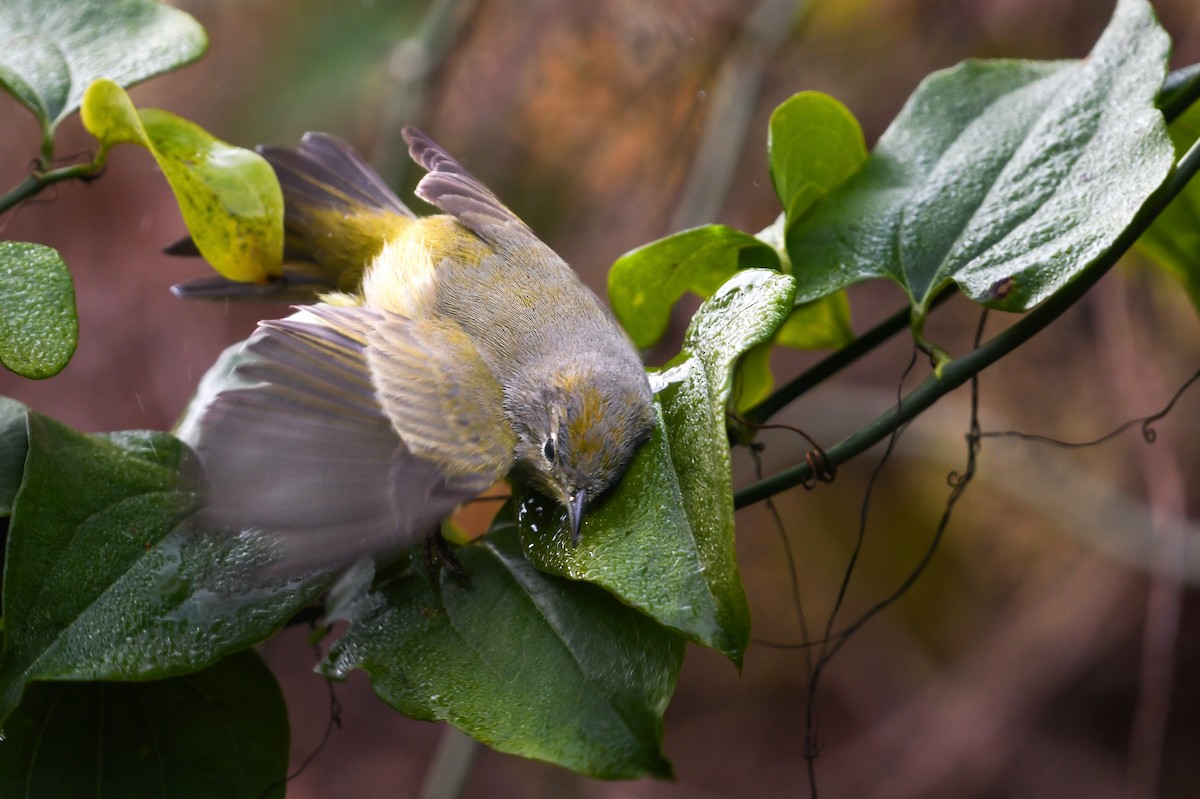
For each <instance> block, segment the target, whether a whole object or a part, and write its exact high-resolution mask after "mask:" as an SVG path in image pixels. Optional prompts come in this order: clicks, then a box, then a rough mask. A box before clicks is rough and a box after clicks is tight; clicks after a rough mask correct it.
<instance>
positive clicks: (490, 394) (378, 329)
mask: <svg viewBox="0 0 1200 799" xmlns="http://www.w3.org/2000/svg"><path fill="white" fill-rule="evenodd" d="M388 316H389V318H388V319H387V320H386V321H384V322H383V323H382V324H379V325H377V326H375V327H373V328H372V329H371V330H370V332H369V333H368V334H367V341H368V344H369V346H368V347H367V363H368V364H369V365H370V367H371V373H372V374H373V376H374V379H375V386H376V389H377V391H378V396H379V399H380V403H381V404H382V405H383V407H384V410H385V412H386V413H387V414H388V416H389V417H390V419H391V421H392V426H393V427H394V428H395V429H396V430H397V431H398V432H399V433H400V437H401V438H402V439H403V440H404V443H405V444H406V445H407V446H408V448H409V449H410V450H411V451H412V452H413V453H414V454H416V455H418V456H420V457H422V458H427V459H429V460H430V461H433V462H434V463H437V464H438V465H439V466H441V467H442V468H443V469H444V470H445V472H446V473H447V474H477V473H486V474H494V475H495V476H496V478H497V479H498V478H499V477H502V476H503V475H505V474H507V473H508V471H509V469H511V468H512V464H513V458H514V451H515V449H516V445H517V436H516V433H515V432H514V431H513V428H512V425H511V423H510V422H509V421H508V419H507V417H506V416H505V414H504V391H503V388H502V387H501V385H500V383H499V381H498V380H497V379H496V377H495V375H493V373H492V371H491V369H489V368H488V366H487V364H486V363H485V362H484V360H483V358H482V356H480V354H479V351H478V350H477V349H476V348H475V345H474V344H473V343H472V342H471V339H470V338H469V337H468V336H467V334H466V333H465V332H463V330H462V328H461V327H459V326H458V325H457V324H455V323H454V322H450V321H445V320H439V319H420V320H410V319H406V318H403V317H399V316H395V315H392V314H389V315H388Z"/></svg>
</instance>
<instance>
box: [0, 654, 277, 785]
mask: <svg viewBox="0 0 1200 799" xmlns="http://www.w3.org/2000/svg"><path fill="white" fill-rule="evenodd" d="M288 738H289V731H288V720H287V708H286V707H285V706H284V703H283V695H282V693H280V690H279V685H278V684H277V683H276V682H275V678H274V677H273V676H272V675H271V672H270V670H268V669H267V667H266V665H265V664H264V663H263V662H262V660H261V659H260V658H259V657H258V655H256V654H254V653H253V652H250V651H246V652H241V653H238V654H235V655H232V656H230V657H228V658H226V659H224V660H222V661H220V662H218V663H217V664H215V665H213V666H210V667H209V668H207V669H205V670H203V671H200V672H197V673H195V674H189V675H187V676H184V677H174V678H171V679H167V680H157V681H152V682H145V683H101V682H85V683H41V684H37V685H34V686H31V687H30V689H29V691H28V692H27V693H26V695H25V698H24V700H22V702H21V705H20V707H18V708H17V709H16V711H15V712H13V714H12V715H11V716H9V717H8V719H7V720H6V721H5V722H4V741H3V743H0V796H13V797H16V796H27V797H35V796H46V797H64V799H68V798H69V797H78V796H94V797H113V799H117V797H143V796H155V797H172V799H211V797H217V796H220V797H228V799H237V798H238V797H244V799H260V798H261V799H265V798H266V797H281V796H283V791H284V788H283V779H284V778H285V777H286V775H287V762H288ZM272 785H277V787H276V788H274V789H272V790H270V791H269V792H268V790H267V789H268V788H270V786H272Z"/></svg>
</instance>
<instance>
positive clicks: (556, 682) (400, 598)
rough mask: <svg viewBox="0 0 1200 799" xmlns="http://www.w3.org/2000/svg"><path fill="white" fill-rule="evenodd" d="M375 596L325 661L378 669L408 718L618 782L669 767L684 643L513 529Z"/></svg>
mask: <svg viewBox="0 0 1200 799" xmlns="http://www.w3.org/2000/svg"><path fill="white" fill-rule="evenodd" d="M456 552H457V556H458V559H459V561H460V563H461V565H462V567H463V569H464V570H465V571H466V573H467V574H468V575H469V577H470V585H469V586H465V585H463V584H461V583H459V582H457V581H456V580H454V579H453V578H451V577H448V576H446V575H445V574H443V575H442V577H441V579H440V580H439V581H438V582H437V584H436V587H435V586H434V584H433V583H432V581H431V579H430V577H429V575H428V574H426V573H424V572H423V571H422V570H419V569H418V570H416V571H415V572H412V573H408V574H407V575H405V576H402V577H400V578H399V579H396V580H394V581H392V582H390V583H387V584H385V585H384V586H383V587H382V588H381V589H380V590H379V591H378V592H376V593H371V594H367V595H366V596H365V597H363V598H362V599H361V600H359V605H358V606H357V609H352V610H351V612H350V614H349V615H350V617H351V625H350V628H349V630H348V632H347V633H346V635H345V636H344V637H343V638H342V639H341V640H340V641H338V642H337V644H336V645H335V646H334V647H333V649H332V651H331V652H330V655H329V658H328V660H327V662H326V663H325V664H324V665H323V667H322V669H323V671H324V672H325V673H326V674H328V675H330V676H333V677H336V678H339V679H341V678H344V677H345V676H346V675H347V673H348V672H349V671H351V670H352V669H356V668H360V669H364V670H365V671H366V672H367V673H368V674H369V675H370V677H371V684H372V686H373V687H374V689H375V692H376V693H377V694H378V695H379V696H380V697H381V698H382V699H383V700H384V701H385V702H387V703H388V704H390V705H391V706H393V707H395V708H396V709H397V710H399V711H400V712H402V713H404V714H405V715H408V716H411V717H413V718H419V719H428V720H439V719H441V720H446V721H449V722H450V723H451V724H453V725H454V726H456V727H458V728H459V729H461V730H463V731H464V732H466V733H468V734H469V735H472V736H473V737H475V738H477V739H479V740H480V741H483V742H484V743H486V744H488V745H489V746H491V747H493V748H495V749H498V750H500V751H503V752H511V753H513V754H518V755H523V756H525V757H532V758H537V759H539V760H546V761H549V762H551V763H557V764H558V765H561V766H565V767H567V768H570V769H573V770H575V771H578V772H580V773H583V774H588V775H591V776H595V777H604V778H610V779H611V778H626V779H628V778H634V777H640V776H645V775H655V776H669V775H670V773H671V766H670V764H669V763H668V762H667V761H666V759H665V758H664V757H663V754H662V749H661V746H662V715H663V711H664V710H665V709H666V706H667V702H668V701H669V699H670V697H671V694H672V692H673V691H674V689H675V681H676V678H677V676H678V674H679V667H680V665H681V664H682V661H683V650H684V645H683V640H682V639H681V638H679V637H678V636H676V635H674V634H673V633H671V632H669V631H667V630H665V629H663V628H662V627H660V626H658V625H657V624H655V623H654V622H653V621H651V620H650V619H648V618H646V617H645V616H642V615H641V614H640V613H638V612H636V611H634V610H632V609H630V608H627V607H625V606H624V605H622V604H621V603H620V602H618V601H617V600H616V599H614V598H613V597H612V596H611V595H609V594H608V593H606V592H604V591H602V590H600V589H599V588H596V587H595V586H592V585H587V584H586V583H577V582H571V581H567V580H562V579H560V578H557V577H552V576H550V575H546V574H543V573H541V572H539V571H537V570H535V569H534V568H532V567H531V566H530V564H529V563H528V561H526V559H525V557H524V556H523V555H522V553H521V547H520V544H519V543H518V540H517V536H516V534H515V532H514V531H513V530H512V529H511V525H509V526H508V527H507V528H505V529H501V530H497V531H495V532H493V534H492V535H489V536H487V537H486V538H485V539H483V540H481V541H479V542H477V543H475V544H471V545H469V546H465V547H461V548H459V549H458V550H456Z"/></svg>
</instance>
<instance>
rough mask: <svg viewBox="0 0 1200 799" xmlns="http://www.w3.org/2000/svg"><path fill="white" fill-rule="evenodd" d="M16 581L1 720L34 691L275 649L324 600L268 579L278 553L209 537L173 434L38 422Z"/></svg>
mask: <svg viewBox="0 0 1200 799" xmlns="http://www.w3.org/2000/svg"><path fill="white" fill-rule="evenodd" d="M28 430H29V441H28V446H29V450H28V454H27V456H26V460H25V476H24V481H23V483H22V484H21V488H20V491H19V492H18V493H17V496H16V501H15V503H14V507H13V512H12V517H11V519H10V527H9V535H8V548H7V553H6V555H7V557H6V562H5V573H4V585H3V591H4V633H5V637H4V645H5V648H4V656H3V659H0V719H3V718H4V716H6V715H7V714H8V713H9V712H10V711H11V710H12V709H13V708H14V707H15V706H16V704H17V702H18V701H19V699H20V697H21V693H22V691H23V690H24V688H25V685H26V683H28V682H30V681H33V680H102V679H121V680H144V679H155V678H160V677H167V676H174V675H177V674H182V673H186V672H190V671H195V670H197V669H200V668H203V667H205V666H207V665H209V664H211V663H213V662H215V661H216V660H217V659H219V658H220V657H222V656H224V655H226V654H228V653H230V652H233V651H236V650H238V649H241V648H244V647H246V646H249V645H250V644H252V643H255V642H257V641H259V640H262V639H263V638H265V637H267V636H268V635H270V634H271V633H273V632H274V631H275V630H277V629H278V628H279V627H280V626H282V625H283V623H284V622H286V620H287V619H288V618H290V617H291V615H292V614H293V613H294V612H295V611H296V610H297V609H298V608H299V607H300V606H301V605H303V604H304V603H305V602H306V601H307V600H308V599H309V598H311V596H313V595H314V594H315V593H316V591H317V590H318V589H319V588H320V587H321V581H320V580H319V579H316V578H314V579H312V580H309V581H307V582H303V583H284V582H282V581H269V580H266V579H264V577H263V575H262V574H261V569H260V568H259V567H260V566H261V564H263V563H264V562H266V561H267V559H268V558H269V554H270V553H269V550H268V545H267V544H266V543H265V542H264V541H262V540H261V539H259V538H257V537H255V536H254V535H251V534H248V533H247V534H237V535H235V534H232V533H228V532H225V531H217V530H205V529H202V528H201V526H200V525H199V523H198V522H197V521H196V520H195V519H194V518H193V517H194V514H195V512H196V510H197V508H198V504H199V500H198V497H197V495H196V494H195V493H194V489H195V488H196V485H195V484H194V483H193V482H192V478H191V477H190V476H189V472H190V470H191V465H192V456H191V454H190V451H189V450H187V448H186V447H184V446H183V445H182V444H180V443H179V441H178V440H176V439H175V438H173V437H171V436H169V435H167V434H165V433H152V432H131V433H113V434H109V435H106V436H87V435H84V434H82V433H79V432H76V431H74V430H71V429H70V428H68V427H65V426H63V425H61V424H59V423H57V422H54V421H53V420H51V419H48V418H46V417H44V416H41V415H40V414H37V413H33V412H30V413H29V415H28Z"/></svg>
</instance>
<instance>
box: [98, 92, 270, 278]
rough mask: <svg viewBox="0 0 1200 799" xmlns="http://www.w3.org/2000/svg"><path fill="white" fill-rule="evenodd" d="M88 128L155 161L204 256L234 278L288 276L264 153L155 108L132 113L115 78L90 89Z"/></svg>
mask: <svg viewBox="0 0 1200 799" xmlns="http://www.w3.org/2000/svg"><path fill="white" fill-rule="evenodd" d="M82 116H83V124H84V126H85V127H87V129H88V131H89V132H90V133H91V134H92V135H93V136H95V137H96V138H97V139H99V140H100V142H101V144H102V145H103V146H104V147H105V148H107V147H110V146H112V145H114V144H121V143H129V144H137V145H140V146H142V147H145V148H146V149H147V150H149V151H150V153H151V154H152V155H153V156H154V160H155V161H157V162H158V165H159V167H160V168H161V169H162V172H163V176H164V177H166V179H167V182H168V183H169V184H170V185H171V191H173V192H174V193H175V200H176V202H178V203H179V210H180V211H181V212H182V213H183V221H184V223H185V224H186V225H187V228H188V232H189V233H191V236H192V240H193V241H194V242H195V243H196V247H197V248H198V249H199V250H200V254H201V255H203V256H204V259H205V260H206V261H208V262H209V264H211V265H212V267H213V268H214V269H216V270H217V271H218V272H220V273H221V274H222V275H224V276H225V277H227V278H229V279H231V280H240V281H247V282H256V281H265V280H267V279H269V278H271V277H277V276H279V275H281V274H282V273H283V269H282V263H283V193H282V191H281V190H280V188H279V181H278V180H277V179H276V177H275V172H274V170H273V169H272V168H271V165H270V164H268V163H267V161H266V159H264V158H263V157H262V156H260V155H259V154H258V153H255V152H252V151H250V150H244V149H242V148H240V147H233V146H231V145H228V144H226V143H225V142H222V141H220V140H218V139H216V138H214V137H213V136H211V135H210V134H209V133H208V132H207V131H205V130H204V129H203V128H201V127H199V126H198V125H196V124H194V123H192V122H189V121H188V120H186V119H182V118H180V117H177V116H175V115H174V114H169V113H167V112H166V111H160V110H158V109H155V108H144V109H141V110H138V109H136V108H134V106H133V103H132V102H131V101H130V99H129V96H128V95H127V94H126V93H125V91H124V90H123V89H122V88H121V87H120V86H118V85H117V84H116V83H113V82H112V81H109V80H98V81H96V82H95V83H93V84H92V85H91V86H89V87H88V90H87V93H86V95H85V96H84V100H83V109H82Z"/></svg>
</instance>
